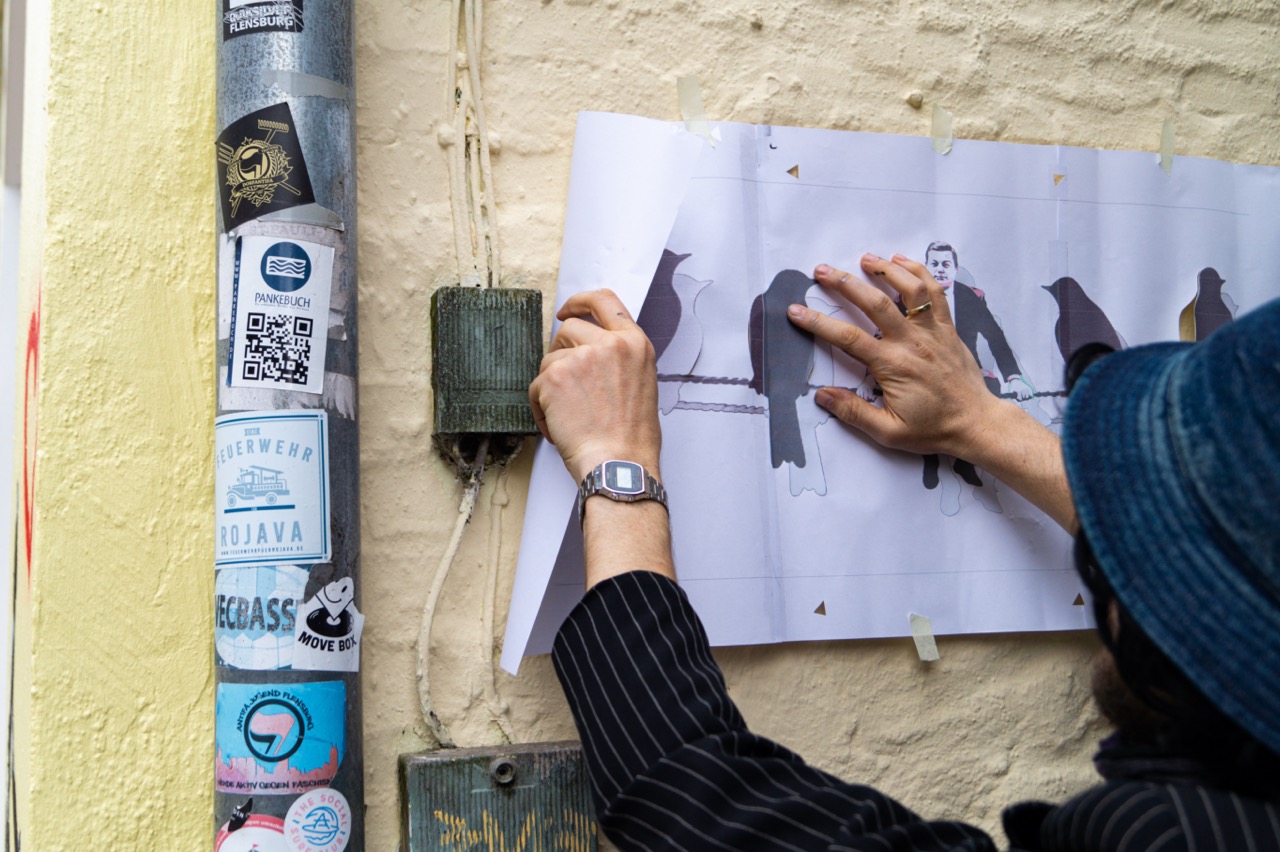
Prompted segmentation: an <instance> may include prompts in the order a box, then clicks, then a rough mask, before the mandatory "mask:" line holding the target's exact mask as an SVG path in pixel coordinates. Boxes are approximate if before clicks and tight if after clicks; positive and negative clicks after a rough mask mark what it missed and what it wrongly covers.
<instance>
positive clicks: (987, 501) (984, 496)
mask: <svg viewBox="0 0 1280 852" xmlns="http://www.w3.org/2000/svg"><path fill="white" fill-rule="evenodd" d="M925 268H926V269H928V270H929V274H931V275H932V276H933V278H934V280H935V281H937V282H938V284H939V285H941V286H942V289H943V292H945V293H946V294H947V304H948V305H949V306H950V308H951V315H952V317H954V319H955V327H956V333H957V334H959V335H960V339H961V340H962V341H964V344H965V346H967V347H968V349H969V351H970V352H971V353H973V360H974V361H976V362H978V366H979V367H981V368H982V374H983V378H984V379H985V380H986V383H987V388H988V389H989V390H990V391H991V392H992V393H993V394H996V395H997V396H999V395H1000V394H1001V393H1008V394H1012V395H1013V396H1014V397H1015V398H1016V399H1018V400H1019V401H1022V400H1026V399H1030V398H1031V395H1032V394H1034V393H1035V388H1033V387H1032V386H1031V383H1030V382H1028V381H1027V380H1026V379H1025V378H1023V376H1022V368H1021V367H1019V366H1018V359H1017V358H1016V357H1015V356H1014V354H1013V349H1012V348H1010V346H1009V341H1008V340H1007V339H1006V338H1005V335H1004V329H1002V328H1001V327H1000V323H998V322H997V321H996V318H995V317H994V316H992V314H991V308H989V307H987V300H986V294H984V293H983V292H982V291H981V290H979V289H978V288H977V287H976V286H974V281H973V276H972V275H970V274H969V271H968V270H967V269H963V268H961V266H960V258H959V255H958V254H957V253H956V250H955V249H954V248H952V247H951V245H950V244H948V243H945V242H933V243H930V244H929V247H928V248H927V249H925ZM979 338H981V339H982V340H984V341H986V344H987V346H986V348H987V349H988V350H989V351H990V358H991V359H994V363H984V362H983V361H984V359H983V353H982V351H981V350H980V348H979V346H978V339H979ZM940 467H941V463H940V459H939V457H938V456H936V455H927V456H925V457H924V476H923V481H924V487H925V488H928V489H930V490H932V489H934V488H937V487H938V485H939V484H942V485H943V489H942V513H943V514H944V515H954V514H955V513H956V512H958V511H960V489H959V487H958V484H957V483H956V482H955V480H953V479H948V480H947V481H946V482H942V480H941V479H940V477H939V475H938V474H939V468H940ZM952 470H953V471H954V472H955V474H956V476H957V477H959V478H960V479H961V480H963V481H964V482H966V483H967V484H969V485H970V486H972V487H973V496H974V497H975V498H977V500H978V502H979V503H981V504H982V505H983V506H984V507H986V508H987V509H988V510H990V511H992V512H999V511H1000V510H1001V509H1000V502H999V500H998V499H997V498H996V494H995V483H984V482H983V481H982V477H981V476H980V475H979V474H978V471H977V469H976V468H975V467H974V466H973V465H972V464H970V463H969V462H967V461H964V460H963V459H955V460H954V461H953V463H952Z"/></svg>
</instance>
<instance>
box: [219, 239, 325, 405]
mask: <svg viewBox="0 0 1280 852" xmlns="http://www.w3.org/2000/svg"><path fill="white" fill-rule="evenodd" d="M332 282H333V249H332V248H330V247H329V246H322V245H318V244H316V243H308V242H303V241H301V240H296V241H294V240H280V239H277V238H275V237H241V238H240V239H239V240H238V241H237V244H236V262H235V273H234V283H233V286H232V291H231V292H232V296H231V352H230V356H229V357H230V363H229V364H228V369H227V384H228V385H234V386H235V387H240V388H271V389H273V390H296V391H305V392H306V393H321V392H323V390H324V355H325V345H326V343H327V342H328V330H329V289H330V286H331V284H332Z"/></svg>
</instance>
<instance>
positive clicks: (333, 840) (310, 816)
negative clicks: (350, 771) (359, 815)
mask: <svg viewBox="0 0 1280 852" xmlns="http://www.w3.org/2000/svg"><path fill="white" fill-rule="evenodd" d="M284 824H285V829H284V832H285V840H286V842H287V843H288V844H289V849H290V850H292V852H342V850H344V849H346V848H347V842H348V841H349V840H351V808H350V807H349V806H348V805H347V797H346V796H344V795H342V793H340V792H338V791H337V790H334V789H331V788H329V787H321V788H319V789H316V790H312V791H311V792H309V793H307V794H306V795H304V796H300V797H299V798H298V799H297V800H296V801H295V802H294V803H293V804H292V805H290V806H289V813H288V815H287V816H285V818H284Z"/></svg>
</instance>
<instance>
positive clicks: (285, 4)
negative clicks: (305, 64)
mask: <svg viewBox="0 0 1280 852" xmlns="http://www.w3.org/2000/svg"><path fill="white" fill-rule="evenodd" d="M300 32H302V0H222V38H223V40H224V41H227V40H230V39H233V38H236V37H238V36H242V35H248V34H249V33H300Z"/></svg>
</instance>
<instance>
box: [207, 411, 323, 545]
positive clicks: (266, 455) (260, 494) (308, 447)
mask: <svg viewBox="0 0 1280 852" xmlns="http://www.w3.org/2000/svg"><path fill="white" fill-rule="evenodd" d="M214 422H215V428H214V442H215V444H216V447H217V455H216V457H215V462H214V483H215V494H214V505H215V506H216V507H217V516H218V517H217V534H216V538H215V542H214V547H215V557H214V564H215V565H217V566H218V567H224V566H229V565H254V564H256V565H284V564H298V563H302V564H314V563H316V562H327V561H329V558H330V557H331V556H332V549H331V547H332V546H331V542H330V538H329V456H328V434H329V430H328V423H329V421H328V418H327V416H326V414H325V412H323V411H257V412H246V413H241V414H226V415H223V416H222V417H219V418H218V419H217V420H216V421H214Z"/></svg>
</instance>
